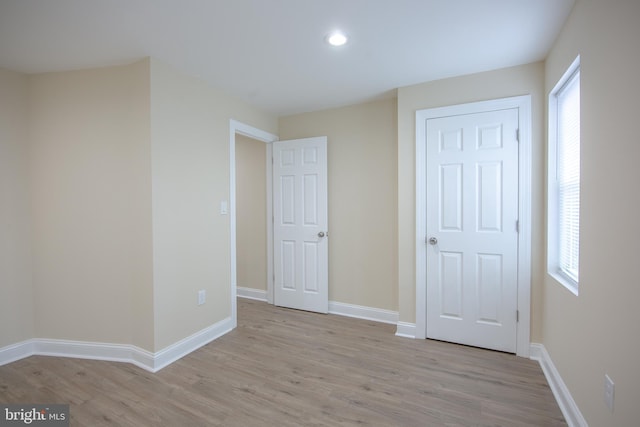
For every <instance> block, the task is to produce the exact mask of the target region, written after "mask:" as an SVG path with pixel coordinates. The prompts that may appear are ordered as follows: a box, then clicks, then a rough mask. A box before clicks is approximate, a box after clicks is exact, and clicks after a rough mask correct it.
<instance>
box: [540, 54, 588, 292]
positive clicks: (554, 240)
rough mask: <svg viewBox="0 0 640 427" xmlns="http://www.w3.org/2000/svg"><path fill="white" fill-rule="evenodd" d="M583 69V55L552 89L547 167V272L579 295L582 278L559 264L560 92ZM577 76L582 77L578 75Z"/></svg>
mask: <svg viewBox="0 0 640 427" xmlns="http://www.w3.org/2000/svg"><path fill="white" fill-rule="evenodd" d="M579 73H580V56H579V55H578V57H577V58H576V59H575V60H574V61H573V63H572V64H571V65H570V66H569V68H568V69H567V71H566V72H565V73H564V74H563V76H562V78H560V80H559V81H558V83H557V84H556V85H555V87H554V88H553V89H552V90H551V92H550V93H549V134H548V140H549V145H548V149H549V151H548V170H547V173H548V175H547V185H548V189H547V197H548V199H547V224H548V225H547V272H548V273H549V275H550V276H552V277H553V278H554V279H555V280H557V281H558V282H559V283H561V284H562V285H563V286H564V287H566V288H567V289H568V290H569V291H571V292H572V293H573V294H574V295H576V296H577V295H578V285H579V278H578V280H575V278H573V277H571V276H570V275H569V274H566V273H565V272H564V271H562V269H561V268H560V219H559V216H560V214H559V211H560V206H559V205H560V201H559V185H558V180H557V170H558V95H559V94H561V93H562V91H563V90H564V88H565V86H566V84H567V83H568V82H570V81H571V80H572V79H573V78H574V76H575V75H576V74H579ZM578 78H580V77H579V76H578Z"/></svg>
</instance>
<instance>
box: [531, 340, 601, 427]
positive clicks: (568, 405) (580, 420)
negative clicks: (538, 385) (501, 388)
mask: <svg viewBox="0 0 640 427" xmlns="http://www.w3.org/2000/svg"><path fill="white" fill-rule="evenodd" d="M529 354H530V356H529V357H530V358H531V359H532V360H536V361H537V362H538V363H539V364H540V367H541V368H542V372H544V376H545V377H546V378H547V382H548V383H549V387H550V388H551V391H552V392H553V395H554V396H555V398H556V401H557V402H558V406H560V410H561V411H562V415H564V418H565V421H566V422H567V424H568V425H569V427H588V424H587V421H586V420H585V419H584V417H583V416H582V413H581V412H580V409H579V408H578V405H576V402H575V401H574V400H573V397H572V396H571V393H570V392H569V389H568V388H567V386H566V385H565V383H564V381H562V377H561V376H560V373H559V372H558V370H557V369H556V367H555V365H554V364H553V361H552V360H551V357H550V356H549V353H547V349H546V348H545V346H544V345H543V344H536V343H531V345H530V352H529Z"/></svg>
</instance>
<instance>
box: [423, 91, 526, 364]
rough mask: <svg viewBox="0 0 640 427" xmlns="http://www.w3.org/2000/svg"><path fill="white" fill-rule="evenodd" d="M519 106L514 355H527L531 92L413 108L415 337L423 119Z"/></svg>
mask: <svg viewBox="0 0 640 427" xmlns="http://www.w3.org/2000/svg"><path fill="white" fill-rule="evenodd" d="M508 108H518V110H519V112H518V120H519V123H518V127H519V129H520V144H519V155H518V158H519V164H518V167H519V172H518V174H519V175H518V194H519V201H518V211H519V218H518V220H519V225H520V232H519V233H518V311H519V313H520V321H519V322H518V325H517V337H516V354H517V355H518V356H522V357H529V339H530V323H531V318H530V317H531V310H530V300H531V160H532V154H531V153H532V152H531V95H523V96H515V97H511V98H502V99H495V100H489V101H480V102H473V103H469V104H460V105H452V106H448V107H439V108H429V109H425V110H418V111H416V143H415V149H416V195H415V197H416V331H415V332H416V337H417V338H426V324H427V298H426V295H427V288H426V286H427V271H426V264H425V262H424V260H425V259H426V250H427V249H426V244H425V238H426V228H427V225H426V147H425V146H424V144H423V143H422V141H424V139H425V121H426V120H428V119H432V118H436V117H447V116H454V115H461V114H473V113H479V112H483V111H493V110H502V109H508Z"/></svg>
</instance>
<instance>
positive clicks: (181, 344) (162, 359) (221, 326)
mask: <svg viewBox="0 0 640 427" xmlns="http://www.w3.org/2000/svg"><path fill="white" fill-rule="evenodd" d="M232 329H233V319H231V317H227V318H226V319H223V320H221V321H219V322H217V323H214V324H213V325H211V326H209V327H207V328H205V329H202V330H201V331H199V332H196V333H195V334H193V335H191V336H189V337H187V338H184V339H182V340H180V341H178V342H177V343H174V344H172V345H170V346H169V347H165V348H164V349H162V350H160V351H158V352H156V353H155V354H154V358H153V359H154V371H153V372H157V371H159V370H160V369H162V368H164V367H165V366H168V365H170V364H171V363H173V362H175V361H176V360H178V359H180V358H182V357H184V356H186V355H187V354H189V353H191V352H193V351H195V350H197V349H199V348H200V347H202V346H205V345H207V344H209V343H210V342H211V341H213V340H215V339H216V338H218V337H221V336H222V335H224V334H226V333H227V332H230V331H231V330H232Z"/></svg>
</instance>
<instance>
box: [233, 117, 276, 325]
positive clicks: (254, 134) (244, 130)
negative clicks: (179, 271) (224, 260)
mask: <svg viewBox="0 0 640 427" xmlns="http://www.w3.org/2000/svg"><path fill="white" fill-rule="evenodd" d="M236 134H241V135H244V136H247V137H249V138H253V139H256V140H258V141H262V142H264V143H265V144H266V146H267V159H268V161H267V164H266V166H267V177H266V181H267V182H266V187H267V218H266V220H267V298H268V299H269V302H270V303H272V300H273V298H271V295H272V292H271V290H272V289H273V254H272V250H271V249H272V248H273V227H272V223H271V218H272V206H271V202H272V197H271V194H272V188H271V187H272V183H271V178H272V174H271V166H272V165H271V143H272V142H274V141H277V140H278V136H277V135H274V134H271V133H269V132H266V131H264V130H262V129H258V128H256V127H253V126H250V125H248V124H246V123H242V122H239V121H237V120H234V119H231V120H229V229H230V230H229V231H230V242H229V243H230V248H229V249H230V252H231V265H230V276H231V292H230V294H231V302H230V304H231V319H232V324H233V327H234V328H235V327H236V326H237V323H238V310H237V299H236V298H237V270H236V269H237V253H236V252H237V251H236Z"/></svg>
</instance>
